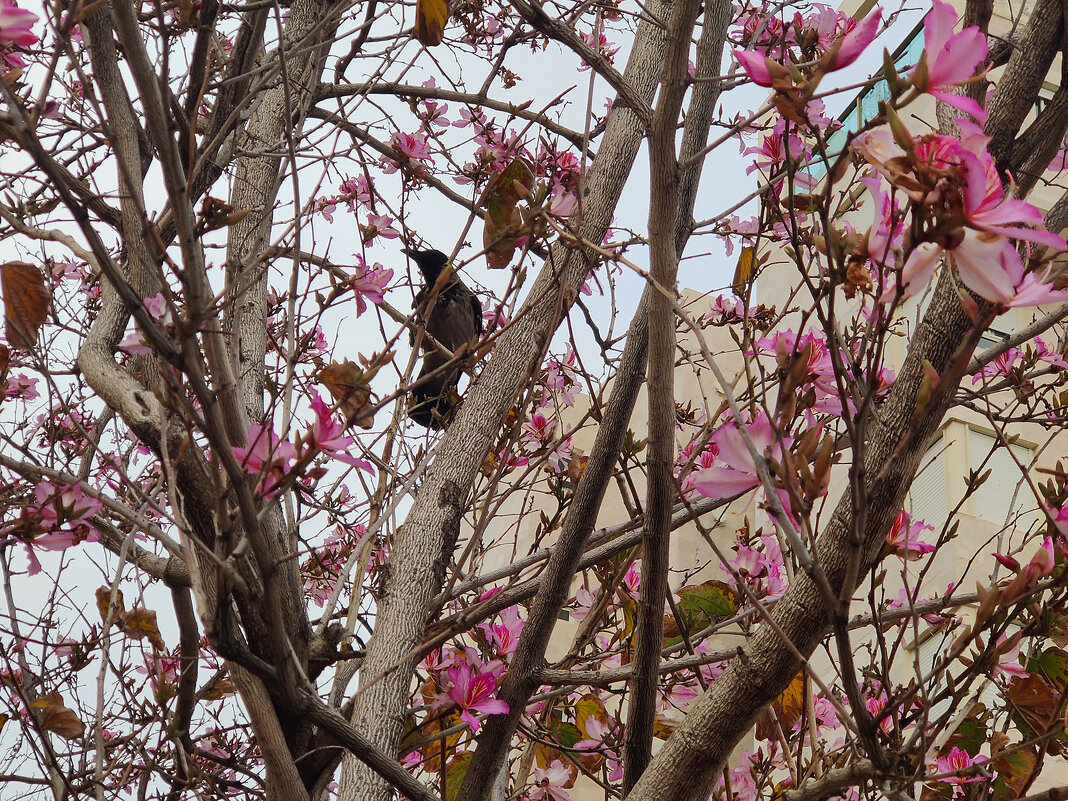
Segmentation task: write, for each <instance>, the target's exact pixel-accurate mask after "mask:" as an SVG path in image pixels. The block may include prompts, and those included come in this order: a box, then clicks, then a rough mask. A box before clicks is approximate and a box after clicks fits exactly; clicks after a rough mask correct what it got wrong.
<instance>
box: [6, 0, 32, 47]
mask: <svg viewBox="0 0 1068 801" xmlns="http://www.w3.org/2000/svg"><path fill="white" fill-rule="evenodd" d="M35 22H37V15H36V14H34V13H33V12H32V11H27V10H26V9H24V8H19V7H18V5H16V3H15V0H0V46H3V45H14V46H16V47H31V46H33V45H35V44H37V34H35V33H34V32H33V31H32V30H31V28H32V27H33V24H34V23H35Z"/></svg>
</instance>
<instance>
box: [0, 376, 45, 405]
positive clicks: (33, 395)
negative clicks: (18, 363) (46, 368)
mask: <svg viewBox="0 0 1068 801" xmlns="http://www.w3.org/2000/svg"><path fill="white" fill-rule="evenodd" d="M38 381H40V379H39V378H30V377H29V376H28V375H26V374H25V373H12V374H11V375H9V376H8V377H7V381H6V382H5V383H4V384H3V385H2V386H0V389H3V392H4V395H5V397H8V398H22V399H23V400H26V401H31V400H36V399H37V398H39V397H41V393H40V392H38V391H37V382H38Z"/></svg>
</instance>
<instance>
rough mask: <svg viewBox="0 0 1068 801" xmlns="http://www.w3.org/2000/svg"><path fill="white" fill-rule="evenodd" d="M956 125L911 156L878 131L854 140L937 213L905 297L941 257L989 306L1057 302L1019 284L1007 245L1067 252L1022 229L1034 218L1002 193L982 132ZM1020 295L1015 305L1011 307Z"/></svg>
mask: <svg viewBox="0 0 1068 801" xmlns="http://www.w3.org/2000/svg"><path fill="white" fill-rule="evenodd" d="M957 123H958V125H959V126H960V128H961V132H962V136H961V138H960V139H955V138H953V137H950V136H935V135H930V136H924V137H920V138H919V139H917V140H916V142H915V148H914V152H913V153H911V154H906V153H905V152H904V151H903V150H902V149H901V148H900V147H899V146H898V145H897V143H896V142H895V141H894V139H893V137H892V135H891V134H890V133H889V132H888V131H885V130H881V131H873V132H871V133H868V134H864V135H862V136H859V137H857V142H856V148H857V152H859V153H860V154H861V155H863V156H864V157H865V158H866V159H867V160H868V161H869V162H870V163H871V164H872V165H873V166H874V167H875V168H876V169H877V170H878V171H879V172H881V173H882V174H883V175H884V176H885V177H886V178H887V179H889V180H890V182H891V183H893V184H894V185H895V186H897V187H898V188H899V189H901V190H902V191H903V192H905V193H906V194H907V195H908V196H909V198H910V199H911V200H913V201H914V202H915V203H917V204H920V206H921V207H922V208H925V209H931V210H934V209H937V210H938V213H937V215H936V219H935V218H933V219H932V222H936V223H937V228H938V229H940V230H941V231H944V232H946V233H944V234H941V235H939V237H938V239H937V240H934V241H930V242H924V243H921V244H920V245H919V246H918V247H917V248H916V250H915V251H913V253H912V254H911V255H910V256H909V258H908V260H907V261H906V263H905V267H904V271H903V275H902V280H903V281H904V282H905V283H906V284H907V285H908V287H907V294H915V293H916V292H918V291H920V290H922V289H923V288H924V287H925V286H926V285H927V283H928V282H929V281H930V278H931V276H932V274H933V273H934V269H935V267H936V266H937V264H938V260H939V257H940V256H941V255H942V253H947V254H948V255H949V256H950V257H951V258H952V260H953V264H954V265H955V266H956V268H957V273H958V274H959V275H960V279H961V281H962V282H963V283H964V284H965V286H967V287H968V288H969V289H971V290H972V291H973V292H975V293H976V294H978V295H980V296H982V297H984V298H986V299H987V300H989V301H991V302H992V303H999V304H1003V305H1008V304H1010V303H1013V302H1014V301H1015V302H1016V303H1018V304H1024V303H1029V302H1044V301H1045V300H1047V299H1053V298H1057V297H1059V294H1053V293H1052V291H1051V290H1050V288H1049V287H1047V286H1045V285H1042V284H1040V283H1039V280H1038V279H1037V278H1031V279H1026V277H1025V275H1024V268H1023V263H1022V261H1021V260H1020V255H1019V254H1018V253H1017V250H1016V245H1015V244H1014V243H1013V241H1012V240H1024V241H1028V242H1035V243H1037V244H1040V245H1046V246H1049V247H1052V248H1056V249H1058V250H1063V249H1065V248H1066V247H1068V245H1066V243H1065V241H1064V239H1062V238H1061V237H1060V236H1058V235H1056V234H1054V233H1051V232H1049V231H1040V230H1033V229H1031V228H1027V227H1025V226H1027V225H1037V224H1040V223H1041V222H1042V219H1043V218H1042V213H1041V212H1040V211H1039V210H1038V209H1037V208H1035V207H1034V206H1032V205H1031V204H1030V203H1027V202H1026V201H1024V200H1021V199H1019V198H1016V197H1013V195H1012V192H1011V190H1010V191H1005V190H1004V189H1003V188H1002V185H1001V178H1000V176H999V175H998V171H997V167H996V166H995V164H994V160H993V158H992V157H991V156H990V154H989V152H987V149H986V143H987V139H986V137H985V136H983V133H982V131H981V130H980V129H979V128H978V127H977V126H976V125H975V124H974V123H971V122H969V121H968V120H964V119H960V120H958V121H957ZM909 161H911V162H912V163H911V166H909V164H908V162H909ZM891 164H892V165H893V166H890V165H891ZM1020 291H1022V292H1023V297H1021V298H1019V299H1017V294H1018V292H1020ZM883 299H884V300H885V299H888V295H886V294H884V296H883Z"/></svg>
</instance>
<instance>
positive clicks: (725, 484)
mask: <svg viewBox="0 0 1068 801" xmlns="http://www.w3.org/2000/svg"><path fill="white" fill-rule="evenodd" d="M746 430H747V432H748V433H749V437H750V438H751V439H752V440H753V444H754V445H755V446H756V450H757V453H760V454H766V453H767V451H768V450H769V449H770V448H771V447H772V446H773V445H774V444H775V431H774V429H773V428H772V425H771V421H770V420H768V417H767V415H766V414H764V413H763V412H759V413H758V414H757V415H756V417H755V418H753V421H752V422H751V423H749V424H748V425H747V426H746ZM712 442H713V443H714V444H715V445H716V447H718V448H719V463H717V464H716V466H714V467H711V468H708V469H704V470H697V471H694V474H693V480H692V482H691V483H692V484H693V487H694V488H695V489H696V490H697V491H698V492H699V493H701V494H702V495H704V496H705V497H708V498H729V497H731V496H733V495H737V494H738V493H740V492H745V491H746V490H751V489H754V488H755V487H757V485H759V484H760V480H759V479H758V478H757V470H756V464H755V463H754V462H753V457H752V455H751V454H750V453H749V449H748V448H747V447H746V445H745V440H744V438H743V436H742V433H741V432H740V431H739V430H738V428H737V425H736V424H735V423H734V422H733V421H731V422H728V423H725V424H723V425H722V426H720V427H719V428H718V429H717V430H716V433H715V434H713V435H712Z"/></svg>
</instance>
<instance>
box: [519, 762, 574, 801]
mask: <svg viewBox="0 0 1068 801" xmlns="http://www.w3.org/2000/svg"><path fill="white" fill-rule="evenodd" d="M570 781H571V771H569V770H568V769H567V768H565V767H564V763H563V762H561V761H560V760H559V759H554V760H553V761H552V763H551V764H550V765H549V767H547V768H534V788H533V789H532V790H531V791H530V792H529V793H527V798H529V799H530V801H541V799H543V798H545V796H549V797H550V798H552V799H553V801H571V796H570V795H568V793H567V790H566V789H565V787H566V785H567V784H568V783H569V782H570Z"/></svg>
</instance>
